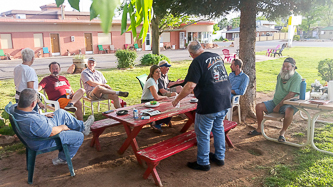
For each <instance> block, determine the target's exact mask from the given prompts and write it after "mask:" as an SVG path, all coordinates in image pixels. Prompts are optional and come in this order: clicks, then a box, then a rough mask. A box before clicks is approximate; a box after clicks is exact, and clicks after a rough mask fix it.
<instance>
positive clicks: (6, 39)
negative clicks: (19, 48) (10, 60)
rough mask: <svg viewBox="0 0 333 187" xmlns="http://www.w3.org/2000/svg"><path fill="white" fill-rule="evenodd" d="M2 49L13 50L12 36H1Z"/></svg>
mask: <svg viewBox="0 0 333 187" xmlns="http://www.w3.org/2000/svg"><path fill="white" fill-rule="evenodd" d="M0 40H1V42H0V43H1V49H13V43H12V35H11V34H0Z"/></svg>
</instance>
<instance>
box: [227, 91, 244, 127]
mask: <svg viewBox="0 0 333 187" xmlns="http://www.w3.org/2000/svg"><path fill="white" fill-rule="evenodd" d="M239 100H240V95H235V96H234V97H233V98H232V102H231V108H230V109H229V111H228V113H227V118H228V120H229V121H232V113H233V109H234V107H235V106H236V107H237V108H238V123H240V122H241V110H240V105H239Z"/></svg>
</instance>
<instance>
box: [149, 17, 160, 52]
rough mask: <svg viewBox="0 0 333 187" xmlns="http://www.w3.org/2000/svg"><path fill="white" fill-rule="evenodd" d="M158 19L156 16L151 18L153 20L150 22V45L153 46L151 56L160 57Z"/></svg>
mask: <svg viewBox="0 0 333 187" xmlns="http://www.w3.org/2000/svg"><path fill="white" fill-rule="evenodd" d="M159 24H160V19H159V17H157V16H156V15H154V16H153V19H152V21H151V27H152V39H153V41H152V44H153V46H152V47H153V48H152V49H153V54H156V55H160V31H159V28H158V26H159Z"/></svg>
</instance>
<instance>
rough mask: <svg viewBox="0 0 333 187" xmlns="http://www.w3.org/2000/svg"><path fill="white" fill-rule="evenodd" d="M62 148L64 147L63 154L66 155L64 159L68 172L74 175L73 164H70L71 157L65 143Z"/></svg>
mask: <svg viewBox="0 0 333 187" xmlns="http://www.w3.org/2000/svg"><path fill="white" fill-rule="evenodd" d="M62 148H63V149H64V153H65V156H66V161H67V165H68V169H69V172H70V173H71V176H72V177H74V176H75V173H74V168H73V164H72V159H71V157H70V156H69V151H68V147H67V145H66V144H63V145H62Z"/></svg>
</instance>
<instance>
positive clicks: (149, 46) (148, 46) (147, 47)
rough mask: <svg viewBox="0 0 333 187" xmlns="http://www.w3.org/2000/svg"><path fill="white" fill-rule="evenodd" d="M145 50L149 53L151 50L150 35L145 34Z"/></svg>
mask: <svg viewBox="0 0 333 187" xmlns="http://www.w3.org/2000/svg"><path fill="white" fill-rule="evenodd" d="M145 50H146V51H150V50H151V43H150V33H147V36H146V41H145Z"/></svg>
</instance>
